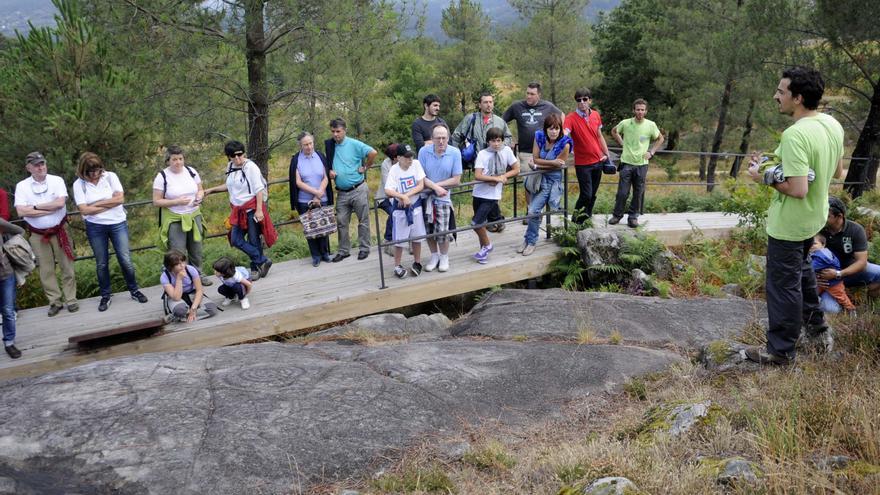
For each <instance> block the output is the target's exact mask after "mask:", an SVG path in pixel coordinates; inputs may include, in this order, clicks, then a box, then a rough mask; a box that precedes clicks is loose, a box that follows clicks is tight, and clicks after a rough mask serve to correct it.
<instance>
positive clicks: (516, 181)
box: [10, 148, 870, 287]
mask: <svg viewBox="0 0 880 495" xmlns="http://www.w3.org/2000/svg"><path fill="white" fill-rule="evenodd" d="M609 149H612V150H619V148H609ZM657 154H658V155H659V154H683V155H696V156H701V155H703V156H712V155H716V156H719V157H722V158H728V157H737V156H747V155H744V154H741V153H732V152H719V153H712V152H700V151H682V150H658V151H657ZM844 159H845V160H850V161H859V160H869V159H870V158H860V157H845V158H844ZM568 168H571V166H567V167H564V168H563V169H562V170H563V185H564V187H563V201H564V204H565V207H564V208H563V210H561V211H557V212H553V213H552V214H562V213H563V212H564V213H565V215H564V216H565V218H566V223H567V219H568V215H567V213H568V188H569V186H570V185H572V184H577V180H576V179H575V180H574V181H569V177H568ZM540 173H543V172H542V171H540V170H538V171H534V172H526V173H521V174H520V175H519V176H517V177H514V178H513V180H512V181H510V182H508V183H507V184H506V185H508V186H511V187H512V188H513V195H512V196H513V205H512V206H513V215H514V217H513V218H511V219H504V220H502V221H497V222H490V223H487V224H483V225H477V226H468V227H461V228H458V229H456V230H454V231H449V232H448V233H457V232H461V231H465V230H473V229H474V228H476V227H482V226H488V225H494V224H499V223H508V222H513V221H518V220H523V219H528V218H530V217H532V216H543V215H548V213H547V212H545V213H541V214H535V215H524V216H519V215H518V213H519V199H518V197H519V194H518V187H519V185H520V183H521V182H522V180H521V179H522V178H523V177H526V176H528V175H531V174H540ZM477 182H478V181H470V182H465V183H462V184H459V185H457V186H455V187H454V188H450V189H455V190H454V191H451V192H450V194H451V195H453V196H455V195H460V194H467V193H469V192H471V189H466V188H468V187H470V186H473V185H474V184H476V183H477ZM605 183H606V184H617V182H616V181H614V182H610V181H606V182H605ZM859 183H860V182H843V181H832V183H831V184H832V185H851V184H859ZM286 184H289V178H286V177H285V178H283V179H276V180H273V181H270V182H268V187H269V188H270V189H271V188H272V187H273V186H278V185H286ZM706 185H707V183H706V182H672V181H664V182H651V181H648V182H646V183H645V187H646V188H647V187H654V186H686V187H689V186H706ZM747 185H750V186H753V185H754V186H756V185H758V184H756V183H754V182H752V181H747ZM10 196H14V195H13V194H12V193H10ZM152 204H153V202H152V200H136V201H131V202H128V203H125V204H123V206H124V207H126V208H136V207H143V206H152ZM642 204H643V206H644V201H643V202H642ZM526 207H528V205H526ZM371 208H372V209H373V210H376V211H375V212H374V216H375V217H376V218H378V211H377V208H378V204H377V203H376V204H374V205H373V206H372V207H371ZM68 216H71V217H78V216H82V214H81V212H79V211H78V210H71V211H69V212H68ZM549 219H550V216H549V215H548V216H547V223H548V225H549V221H550V220H549ZM20 222H23V220H22V219H16V220H13V223H20ZM376 222H377V231H378V232H381V226H380V225H379V224H378V219H377V220H376ZM296 223H300V222H299V219H298V218H293V219H289V220H285V221H281V222H274V225H275V226H276V227H280V226H284V225H291V224H296ZM72 228H73V229H75V230H83V229H82V228H81V227H76V226H72ZM548 231H549V229H548ZM226 235H227V233H226V232H218V233H213V234H209V233H207V232H206V234H205V236H204V239H215V238H218V237H225V236H226ZM434 235H440V234H439V233H437V234H432V235H431V236H434ZM431 236H423V237H421V238H420V239H424V238H427V237H431ZM548 236H549V233H548ZM379 239H380V244H381V245H382V246H387V245H389V244H393V242H392V243H381V237H379ZM157 247H158V246H157V245H156V244H150V245H145V246H138V247H132V248H130V251H131V252H138V251H146V250H149V249H156V248H157ZM379 250H380V252H381V247H379ZM114 254H115V253H114V252H113V251H110V256H113V255H114ZM88 259H94V254H92V255H87V256H77V257H76V258H75V260H76V261H82V260H88ZM380 260H381V257H380ZM380 264H381V261H380ZM382 286H383V287H384V286H385V283H384V271H383V281H382Z"/></svg>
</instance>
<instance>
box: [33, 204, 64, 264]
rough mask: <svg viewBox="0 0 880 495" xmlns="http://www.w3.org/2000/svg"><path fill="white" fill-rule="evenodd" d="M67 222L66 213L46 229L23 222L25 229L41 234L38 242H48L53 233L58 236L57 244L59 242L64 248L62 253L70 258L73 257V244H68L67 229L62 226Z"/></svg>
mask: <svg viewBox="0 0 880 495" xmlns="http://www.w3.org/2000/svg"><path fill="white" fill-rule="evenodd" d="M66 223H67V215H65V216H64V218H62V219H61V222H59V223H58V225H56V226H54V227H49V228H48V229H38V228H36V227H33V226H31V224H29V223H27V222H25V225H27V229H28V230H29V231H30V232H31V233H32V234H37V235H41V236H43V238H42V239H40V242H45V243H48V242H49V240H50V239H51V237H52V236H53V235H57V236H58V244H61V249H63V250H64V254H65V255H67V257H68V258H70V259H71V260H72V259H74V256H73V246H72V245H71V244H70V237H68V236H67V229H65V228H64V224H66Z"/></svg>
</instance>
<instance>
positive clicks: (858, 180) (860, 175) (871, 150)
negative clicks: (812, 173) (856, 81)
mask: <svg viewBox="0 0 880 495" xmlns="http://www.w3.org/2000/svg"><path fill="white" fill-rule="evenodd" d="M852 156H853V158H862V160H853V161H851V162H850V163H849V170H848V171H847V173H846V182H854V183H855V184H847V185H846V186H844V187H845V189H846V191H847V192H849V194H850V195H851V196H852V197H853V198H858V197H859V196H861V195H862V193H864V192H865V190H867V189H874V187H875V186H876V185H877V165H878V162H880V82H878V84H875V85H874V94H873V95H872V96H871V108H870V110H868V118H867V119H865V125H864V127H862V132H861V133H860V134H859V140H858V142H857V143H856V148H855V149H854V150H853V153H852Z"/></svg>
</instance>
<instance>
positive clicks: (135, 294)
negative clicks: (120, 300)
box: [131, 290, 148, 304]
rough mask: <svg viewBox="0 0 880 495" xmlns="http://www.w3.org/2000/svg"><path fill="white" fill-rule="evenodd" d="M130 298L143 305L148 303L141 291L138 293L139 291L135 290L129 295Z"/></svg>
mask: <svg viewBox="0 0 880 495" xmlns="http://www.w3.org/2000/svg"><path fill="white" fill-rule="evenodd" d="M131 298H132V299H134V300H135V301H137V302H139V303H141V304H144V303H145V302H147V301H148V299H147V296H145V295H144V293H143V292H141V291H139V290H136V291H134V292H132V293H131Z"/></svg>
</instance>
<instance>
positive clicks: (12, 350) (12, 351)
mask: <svg viewBox="0 0 880 495" xmlns="http://www.w3.org/2000/svg"><path fill="white" fill-rule="evenodd" d="M6 354H9V357H11V358H12V359H18V358H20V357H21V351H19V350H18V347H15V344H12V345H8V346H6Z"/></svg>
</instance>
